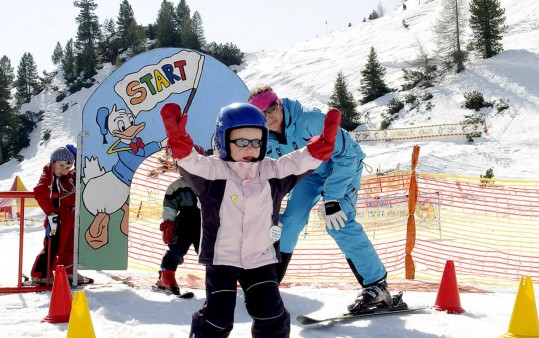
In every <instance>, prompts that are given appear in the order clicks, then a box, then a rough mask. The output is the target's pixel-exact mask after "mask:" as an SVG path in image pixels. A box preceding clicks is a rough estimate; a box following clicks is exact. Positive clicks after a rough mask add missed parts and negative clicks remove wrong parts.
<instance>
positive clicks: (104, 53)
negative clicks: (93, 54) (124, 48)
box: [97, 18, 121, 63]
mask: <svg viewBox="0 0 539 338" xmlns="http://www.w3.org/2000/svg"><path fill="white" fill-rule="evenodd" d="M97 46H98V50H99V55H100V56H101V60H100V61H101V62H111V63H114V62H115V61H116V59H117V57H118V54H119V51H120V49H121V48H120V39H119V38H118V33H117V30H116V23H115V22H114V19H112V18H110V19H105V21H103V25H102V26H101V39H100V40H99V43H98V45H97Z"/></svg>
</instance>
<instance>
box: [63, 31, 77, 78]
mask: <svg viewBox="0 0 539 338" xmlns="http://www.w3.org/2000/svg"><path fill="white" fill-rule="evenodd" d="M62 70H63V71H64V79H65V80H66V82H67V83H73V81H74V80H75V79H76V78H77V65H76V57H75V51H74V49H73V39H69V41H67V43H66V47H65V50H64V56H63V57H62Z"/></svg>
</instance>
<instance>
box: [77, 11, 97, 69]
mask: <svg viewBox="0 0 539 338" xmlns="http://www.w3.org/2000/svg"><path fill="white" fill-rule="evenodd" d="M73 4H74V5H75V7H77V8H80V12H79V15H78V16H77V19H76V21H77V23H78V24H79V26H78V28H77V39H76V40H75V48H76V50H77V54H76V58H77V71H78V72H80V73H82V75H83V77H84V79H88V78H91V77H92V76H94V75H95V74H97V53H96V51H97V42H98V41H99V39H100V37H101V30H100V29H99V21H98V19H97V15H95V13H94V12H95V9H96V8H97V4H96V3H95V2H94V0H78V1H75V2H74V3H73Z"/></svg>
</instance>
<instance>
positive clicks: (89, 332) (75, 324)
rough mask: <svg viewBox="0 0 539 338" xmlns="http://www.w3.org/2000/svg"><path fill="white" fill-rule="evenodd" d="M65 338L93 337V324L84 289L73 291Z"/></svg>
mask: <svg viewBox="0 0 539 338" xmlns="http://www.w3.org/2000/svg"><path fill="white" fill-rule="evenodd" d="M67 338H95V332H94V326H93V325H92V318H91V317H90V310H89V308H88V302H86V294H85V293H84V291H75V294H74V295H73V304H72V305H71V315H70V317H69V324H68V325H67Z"/></svg>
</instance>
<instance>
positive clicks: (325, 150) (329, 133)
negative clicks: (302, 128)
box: [307, 109, 341, 162]
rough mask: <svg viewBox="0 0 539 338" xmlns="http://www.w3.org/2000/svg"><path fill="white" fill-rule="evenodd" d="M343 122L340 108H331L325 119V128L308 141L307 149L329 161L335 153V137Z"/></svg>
mask: <svg viewBox="0 0 539 338" xmlns="http://www.w3.org/2000/svg"><path fill="white" fill-rule="evenodd" d="M340 124H341V112H340V111H339V110H338V109H331V110H330V111H328V113H327V114H326V118H325V119H324V129H322V133H321V134H320V135H319V136H314V137H312V138H311V139H310V140H309V143H307V150H308V151H309V153H310V154H311V156H312V157H314V158H316V159H319V160H322V161H324V162H326V161H328V160H329V159H330V158H331V155H332V154H333V148H334V147H335V138H336V137H337V131H338V130H339V125H340Z"/></svg>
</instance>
